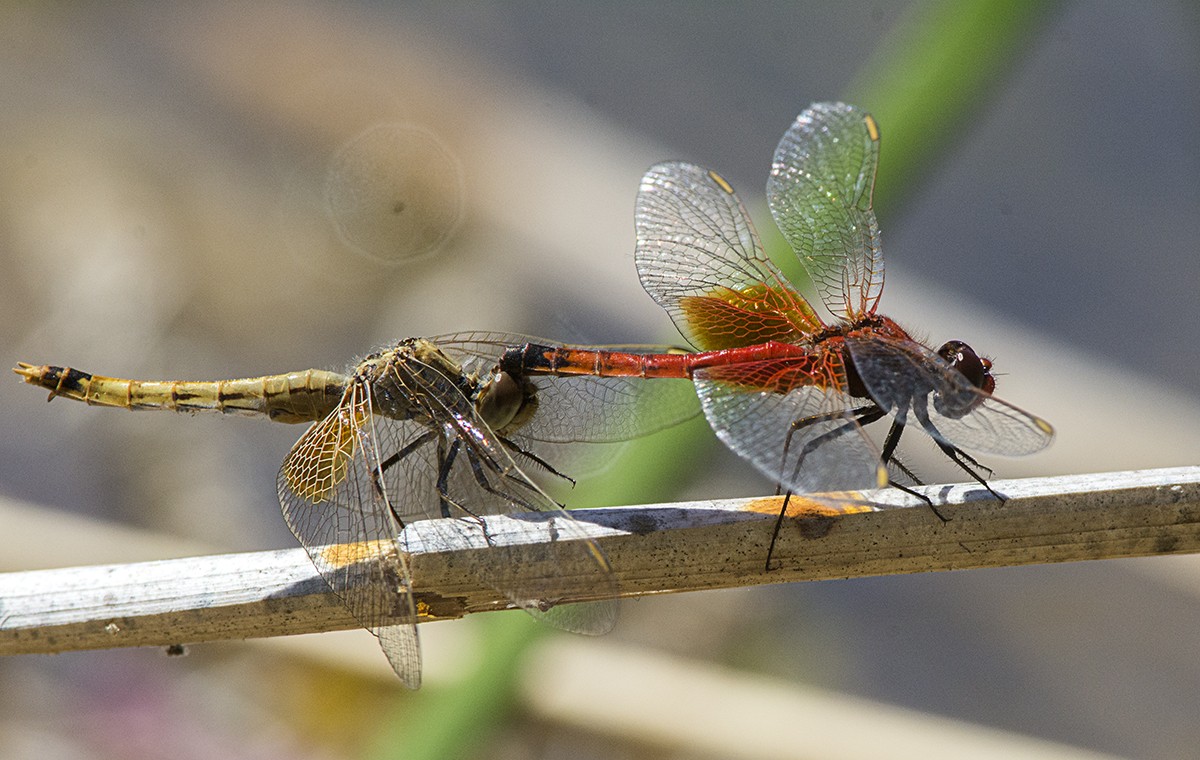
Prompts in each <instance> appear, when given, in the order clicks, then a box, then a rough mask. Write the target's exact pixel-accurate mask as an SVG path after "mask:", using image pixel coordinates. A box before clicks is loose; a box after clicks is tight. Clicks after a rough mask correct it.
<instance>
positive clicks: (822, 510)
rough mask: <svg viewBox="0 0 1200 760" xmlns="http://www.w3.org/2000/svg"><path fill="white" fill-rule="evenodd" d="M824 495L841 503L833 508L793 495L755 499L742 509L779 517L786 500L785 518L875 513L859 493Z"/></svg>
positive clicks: (823, 503)
mask: <svg viewBox="0 0 1200 760" xmlns="http://www.w3.org/2000/svg"><path fill="white" fill-rule="evenodd" d="M823 495H824V496H825V497H827V498H828V499H830V500H832V501H836V502H840V503H839V504H838V505H837V506H833V505H831V504H830V503H829V502H828V501H826V500H824V499H820V500H818V499H812V498H809V497H807V496H800V495H798V494H792V495H791V497H784V496H764V497H763V498H761V499H753V500H752V501H749V502H747V503H746V505H745V506H744V507H742V509H743V510H745V511H746V512H758V513H759V514H764V515H778V514H779V510H781V509H783V501H784V499H785V498H786V499H787V513H786V514H785V515H784V516H785V517H790V518H804V517H841V516H842V515H853V514H858V513H860V512H874V511H875V509H874V507H872V506H871V505H869V504H867V503H866V501H865V500H864V499H863V497H862V494H860V493H858V492H857V491H842V492H839V493H829V494H823Z"/></svg>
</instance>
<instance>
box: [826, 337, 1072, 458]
mask: <svg viewBox="0 0 1200 760" xmlns="http://www.w3.org/2000/svg"><path fill="white" fill-rule="evenodd" d="M846 345H847V347H848V348H849V350H850V355H851V356H852V357H853V358H854V365H855V367H857V369H858V374H859V376H860V377H861V378H862V381H863V384H864V385H865V386H866V388H867V391H868V392H869V393H870V394H871V398H873V399H874V400H875V402H876V403H877V404H879V406H881V407H882V408H883V409H885V410H887V411H889V412H891V413H892V414H894V415H896V417H897V418H898V419H900V420H901V421H902V422H903V421H908V420H907V415H908V413H909V412H911V413H912V414H913V415H914V416H915V417H916V419H917V421H918V422H919V423H920V425H921V427H922V428H924V429H925V431H926V432H927V433H928V434H929V435H931V436H933V437H934V438H935V439H937V440H939V441H941V442H942V443H948V444H950V445H952V446H956V447H958V448H962V449H965V450H967V451H973V452H979V453H984V454H1002V455H1005V456H1021V455H1024V454H1032V453H1034V452H1036V451H1040V450H1041V449H1044V448H1045V447H1046V446H1048V445H1050V442H1051V441H1052V440H1053V439H1054V429H1053V428H1052V427H1051V426H1050V423H1048V422H1046V421H1045V420H1043V419H1042V418H1041V417H1037V416H1035V415H1032V414H1030V413H1029V412H1026V411H1025V410H1023V409H1019V408H1018V407H1015V406H1013V405H1012V404H1010V403H1008V402H1007V401H1002V400H1000V399H998V398H996V397H995V396H993V395H991V394H989V393H985V392H984V391H982V390H980V389H979V388H976V387H975V386H974V385H972V384H971V383H970V382H969V381H968V380H967V378H966V377H965V376H964V375H963V374H962V373H961V372H959V371H957V370H956V369H954V368H953V367H951V366H950V364H949V363H948V362H946V361H945V360H944V359H942V357H940V356H938V354H937V353H936V352H934V351H932V350H930V349H928V348H926V347H925V346H922V345H920V344H919V343H916V342H914V341H898V340H892V339H886V338H882V337H881V336H873V337H871V338H867V339H864V338H856V337H848V338H847V339H846Z"/></svg>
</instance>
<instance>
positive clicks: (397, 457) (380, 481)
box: [371, 430, 437, 530]
mask: <svg viewBox="0 0 1200 760" xmlns="http://www.w3.org/2000/svg"><path fill="white" fill-rule="evenodd" d="M436 434H437V433H436V431H433V430H430V431H427V432H425V433H422V434H421V435H419V436H417V437H416V438H414V439H413V440H412V441H410V442H409V443H408V444H406V445H405V446H404V448H402V449H400V450H399V451H397V452H396V453H395V454H392V455H391V456H390V457H388V458H387V459H385V460H383V461H382V462H380V463H379V466H378V467H374V468H372V469H371V485H372V487H373V488H374V489H375V492H376V494H378V495H379V496H380V497H383V498H384V500H385V501H387V504H388V508H389V509H390V510H391V511H392V517H393V518H395V520H396V523H397V524H398V525H399V527H400V529H401V530H403V529H404V524H405V523H404V518H402V517H401V516H400V514H399V513H398V512H396V508H395V507H394V506H392V503H391V501H390V500H388V499H386V489H385V488H384V476H385V475H386V474H387V471H388V470H389V469H391V468H392V467H395V466H396V465H397V464H398V463H399V462H400V461H401V460H403V459H404V458H405V457H407V456H409V455H410V454H412V453H413V452H414V451H416V450H417V449H419V448H421V447H422V446H424V445H425V444H427V443H429V442H430V441H431V440H433V436H435V435H436Z"/></svg>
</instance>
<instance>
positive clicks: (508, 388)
mask: <svg viewBox="0 0 1200 760" xmlns="http://www.w3.org/2000/svg"><path fill="white" fill-rule="evenodd" d="M524 404H525V393H524V391H522V390H521V386H520V384H519V383H518V382H517V381H516V379H514V378H513V376H512V375H510V374H508V373H507V372H504V371H502V370H500V369H497V370H495V371H494V372H492V376H491V377H489V378H488V380H487V382H486V383H484V384H483V387H482V388H481V389H480V391H479V398H478V400H477V401H476V402H475V409H476V411H478V412H479V416H480V417H482V418H483V421H484V422H486V423H487V424H488V427H490V428H491V429H492V430H495V431H497V432H499V431H502V430H504V428H506V427H508V425H509V424H510V423H511V422H512V421H513V420H514V419H516V416H517V414H518V413H519V412H520V411H521V407H522V406H523V405H524Z"/></svg>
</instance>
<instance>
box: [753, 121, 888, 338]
mask: <svg viewBox="0 0 1200 760" xmlns="http://www.w3.org/2000/svg"><path fill="white" fill-rule="evenodd" d="M878 158H879V129H878V127H877V126H876V124H875V121H874V119H872V118H871V116H870V115H869V114H867V113H866V112H864V111H862V110H860V109H858V108H856V107H854V106H849V105H845V104H844V103H814V104H813V105H812V106H810V107H809V108H808V109H806V110H805V111H804V112H803V113H801V114H800V115H799V116H798V117H797V118H796V121H795V122H794V123H793V124H792V126H791V127H790V128H789V129H788V131H787V132H786V133H785V134H784V135H783V139H781V140H780V141H779V146H778V147H777V148H776V149H775V158H774V160H773V161H772V164H771V176H770V178H769V179H768V180H767V200H768V202H769V203H770V206H771V214H772V215H773V216H774V217H775V223H776V224H777V225H779V229H780V230H781V231H782V232H783V236H784V237H785V238H787V241H788V242H789V243H790V244H791V246H792V248H794V249H795V251H796V254H797V255H798V256H799V257H800V260H801V262H803V264H804V267H805V268H806V269H807V270H808V274H809V276H811V277H812V279H813V281H814V282H815V283H816V286H817V290H818V292H819V293H820V294H821V300H822V301H823V302H824V303H825V306H826V307H827V308H828V309H829V311H830V312H831V313H833V314H836V315H839V316H845V317H846V318H848V319H850V320H851V321H853V320H855V319H857V318H859V317H861V316H863V315H866V314H871V313H873V312H874V311H875V307H876V305H877V304H878V302H879V294H880V292H881V291H882V290H883V252H882V250H881V248H880V240H879V225H878V224H877V223H876V221H875V212H873V211H872V210H871V194H872V192H873V190H874V185H875V169H876V165H877V163H878Z"/></svg>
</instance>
